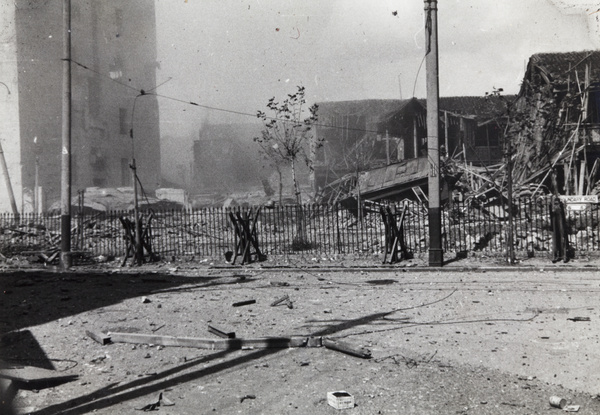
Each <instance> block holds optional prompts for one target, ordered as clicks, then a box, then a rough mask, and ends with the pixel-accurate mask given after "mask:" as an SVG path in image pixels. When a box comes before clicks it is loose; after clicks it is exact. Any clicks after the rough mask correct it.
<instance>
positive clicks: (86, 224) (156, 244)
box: [0, 197, 600, 258]
mask: <svg viewBox="0 0 600 415" xmlns="http://www.w3.org/2000/svg"><path fill="white" fill-rule="evenodd" d="M403 204H406V213H405V216H404V222H403V226H404V237H405V242H406V245H407V247H408V249H409V250H411V251H413V252H415V253H418V252H425V251H427V249H428V215H427V209H426V207H425V206H424V205H422V204H420V203H417V202H408V201H407V202H404V203H403ZM403 204H396V205H391V207H392V208H393V210H395V212H397V213H396V214H397V216H398V217H399V215H400V212H401V211H402V210H403V209H404V206H402V205H403ZM551 206H552V198H551V197H538V198H521V199H518V200H515V202H514V204H513V243H514V249H515V251H517V252H526V251H530V252H535V251H551V250H552V225H551V223H552V222H551V209H552V207H551ZM258 209H259V208H257V207H254V208H239V209H238V208H234V209H231V208H206V209H198V210H161V211H152V212H151V213H152V220H151V222H150V224H151V226H150V228H149V229H150V233H149V238H148V239H149V242H150V243H151V245H152V249H153V251H154V252H155V253H157V254H158V255H160V256H161V257H163V258H170V257H195V258H222V257H223V255H224V253H225V252H227V251H234V250H235V247H236V242H237V239H236V232H235V227H234V225H233V223H232V221H231V220H230V213H236V212H239V213H241V214H243V215H250V216H251V217H252V218H254V216H255V215H256V213H257V211H258ZM149 214H150V212H149V211H145V212H143V213H142V215H143V216H142V217H143V220H147V219H148V215H149ZM361 216H362V219H359V218H358V216H357V215H356V211H352V212H351V211H350V210H348V209H345V208H344V207H342V206H341V205H305V206H302V207H298V206H280V207H274V208H267V207H262V208H260V212H259V213H258V215H257V216H256V223H255V230H256V237H257V240H258V243H259V246H260V249H261V251H262V252H263V253H264V254H266V255H297V254H310V255H323V256H330V255H338V254H343V255H348V254H352V255H367V254H382V253H383V249H385V241H384V238H385V236H384V235H385V228H384V223H383V221H382V217H381V215H380V213H379V208H378V207H377V206H376V205H371V206H370V207H367V208H365V210H364V212H363V215H361ZM121 217H126V218H129V219H130V220H133V212H128V211H122V212H116V211H113V212H95V213H83V214H75V215H74V216H73V219H72V241H71V246H72V251H76V252H85V253H88V254H89V255H93V256H100V255H104V256H123V255H124V254H125V252H126V248H127V243H126V239H125V238H124V234H125V233H124V228H123V226H122V224H121V221H120V219H119V218H121ZM599 222H600V213H599V209H598V206H597V205H590V206H589V208H588V209H586V210H583V211H568V212H567V224H568V230H569V240H570V243H571V246H572V247H573V248H574V249H575V250H577V251H597V250H600V240H599V235H598V223H599ZM508 224H509V221H508V207H507V206H506V205H504V206H503V205H491V206H490V205H484V204H482V203H480V202H477V201H473V200H470V201H463V202H458V201H454V202H452V203H450V204H448V205H446V206H445V207H444V208H443V211H442V227H443V235H442V242H443V248H444V250H445V251H446V252H460V251H477V250H481V251H488V252H505V251H506V250H507V240H508V238H507V235H508V231H509V226H508ZM0 229H1V238H0V252H1V253H2V254H3V255H5V256H9V255H15V254H18V253H35V252H52V251H56V250H58V249H59V247H60V215H56V214H55V215H33V214H23V215H20V217H15V216H14V215H12V214H3V215H0Z"/></svg>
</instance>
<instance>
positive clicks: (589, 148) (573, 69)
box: [507, 51, 600, 195]
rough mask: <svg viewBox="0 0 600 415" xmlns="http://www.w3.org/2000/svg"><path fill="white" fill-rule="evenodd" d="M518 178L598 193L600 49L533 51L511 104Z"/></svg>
mask: <svg viewBox="0 0 600 415" xmlns="http://www.w3.org/2000/svg"><path fill="white" fill-rule="evenodd" d="M508 116H509V117H510V129H509V130H508V133H507V134H508V137H510V139H511V142H512V143H513V147H512V161H513V166H514V169H513V180H514V182H515V184H516V186H517V188H518V187H522V186H524V185H527V184H530V183H536V184H542V183H543V184H544V185H546V186H547V187H550V188H551V187H552V181H551V172H552V171H554V172H555V174H556V179H557V188H556V189H553V190H554V191H556V192H557V193H559V194H562V195H588V194H592V193H597V190H596V189H595V188H596V184H597V180H598V169H599V167H600V166H599V164H600V161H599V160H598V156H599V155H600V52H598V51H587V52H570V53H544V54H536V55H533V56H532V57H531V58H530V60H529V64H528V65H527V72H526V74H525V78H524V79H523V84H522V86H521V90H520V92H519V95H518V98H517V99H516V101H514V102H512V103H510V104H509V109H508Z"/></svg>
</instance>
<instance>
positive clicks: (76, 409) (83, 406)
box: [30, 310, 398, 415]
mask: <svg viewBox="0 0 600 415" xmlns="http://www.w3.org/2000/svg"><path fill="white" fill-rule="evenodd" d="M396 311H398V310H393V311H390V312H385V313H376V314H371V315H367V316H364V317H360V318H357V319H354V320H349V321H345V322H343V323H340V324H337V325H335V326H331V327H327V328H324V329H322V330H319V331H317V332H316V333H314V334H313V335H312V336H323V335H331V334H334V333H336V332H339V331H342V330H345V329H348V328H352V327H356V326H361V325H364V324H367V323H371V322H373V321H376V320H379V319H381V318H383V317H385V316H387V315H389V314H392V313H395V312H396ZM283 350H287V349H274V348H273V349H262V350H258V351H256V352H253V353H250V354H245V355H244V356H240V357H238V358H235V359H233V360H230V361H227V362H223V363H219V364H216V365H214V366H211V367H208V368H204V369H200V370H196V371H193V372H189V373H183V374H180V375H179V376H177V377H174V378H170V379H168V380H167V379H165V378H167V377H171V376H173V375H175V374H177V373H180V372H182V371H184V370H188V369H190V368H193V367H195V366H198V365H200V364H205V363H207V362H210V361H213V360H215V359H220V358H223V357H225V356H227V355H228V354H230V353H231V352H233V350H224V351H222V352H218V353H215V354H212V355H210V356H206V357H203V358H200V359H198V360H195V361H193V362H189V363H186V364H183V365H180V366H177V367H174V368H171V369H168V370H165V371H164V372H160V373H158V374H157V375H156V376H152V377H149V378H144V379H136V380H135V381H132V382H129V383H127V384H124V385H120V386H116V384H111V385H108V386H106V387H104V388H102V389H99V390H96V391H94V392H91V393H89V394H87V395H84V396H80V397H77V398H74V399H71V400H69V401H65V402H62V403H59V404H55V405H51V406H49V407H46V408H44V409H41V410H39V411H36V412H31V413H30V415H53V414H67V415H80V414H86V413H88V412H91V411H93V410H99V409H104V408H108V407H110V406H112V405H115V404H117V403H121V402H125V401H127V400H132V399H136V398H139V397H142V396H145V395H148V394H151V393H157V392H160V391H162V390H164V389H167V388H171V387H174V386H177V385H179V384H182V383H185V382H190V381H193V380H197V379H200V378H202V377H204V376H209V375H213V374H215V373H219V372H221V371H223V370H226V369H231V368H233V367H235V366H238V365H243V364H245V363H248V362H251V361H253V360H256V359H260V358H263V357H266V356H270V355H274V354H277V353H280V352H281V351H283ZM159 379H165V380H162V381H160V382H157V383H154V382H156V381H157V380H159ZM133 388H135V389H133ZM130 389H133V390H130Z"/></svg>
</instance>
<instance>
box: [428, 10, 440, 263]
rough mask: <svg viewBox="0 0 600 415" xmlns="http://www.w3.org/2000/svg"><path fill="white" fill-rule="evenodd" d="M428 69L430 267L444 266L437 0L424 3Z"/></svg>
mask: <svg viewBox="0 0 600 415" xmlns="http://www.w3.org/2000/svg"><path fill="white" fill-rule="evenodd" d="M425 38H426V51H427V52H426V53H427V55H426V69H427V77H426V78H427V158H428V160H429V180H428V185H429V266H431V267H441V266H442V265H443V262H444V258H443V256H444V254H443V251H442V220H441V219H442V216H441V207H440V206H441V205H440V202H441V201H440V144H439V101H440V96H439V77H438V74H439V69H438V42H437V0H425Z"/></svg>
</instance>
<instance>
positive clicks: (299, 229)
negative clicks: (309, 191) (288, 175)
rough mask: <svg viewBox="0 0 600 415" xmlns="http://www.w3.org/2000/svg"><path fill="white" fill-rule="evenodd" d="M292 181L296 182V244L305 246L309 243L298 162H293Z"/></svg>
mask: <svg viewBox="0 0 600 415" xmlns="http://www.w3.org/2000/svg"><path fill="white" fill-rule="evenodd" d="M292 180H293V181H294V192H295V196H296V243H298V244H300V245H304V244H305V243H307V242H308V241H307V239H308V238H307V235H306V231H305V226H304V209H302V194H301V193H300V186H299V185H298V179H297V177H296V162H295V160H292Z"/></svg>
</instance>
